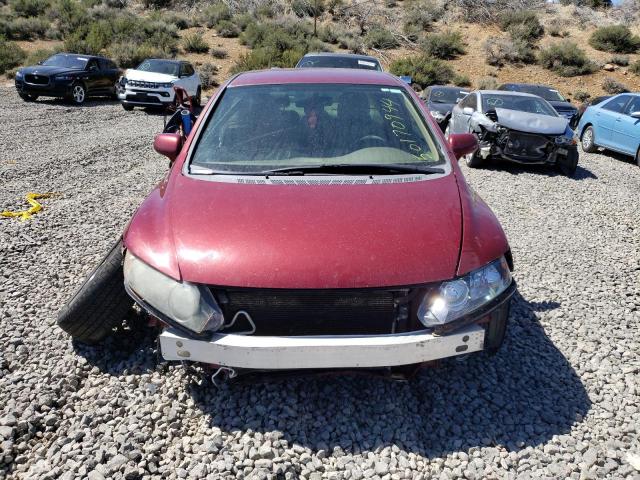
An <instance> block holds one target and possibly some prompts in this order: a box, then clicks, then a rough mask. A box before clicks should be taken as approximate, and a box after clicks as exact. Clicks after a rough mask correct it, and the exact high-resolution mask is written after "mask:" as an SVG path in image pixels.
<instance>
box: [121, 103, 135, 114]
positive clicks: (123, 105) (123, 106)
mask: <svg viewBox="0 0 640 480" xmlns="http://www.w3.org/2000/svg"><path fill="white" fill-rule="evenodd" d="M122 108H124V109H125V110H126V111H127V112H130V111H131V110H133V105H127V104H126V103H123V104H122Z"/></svg>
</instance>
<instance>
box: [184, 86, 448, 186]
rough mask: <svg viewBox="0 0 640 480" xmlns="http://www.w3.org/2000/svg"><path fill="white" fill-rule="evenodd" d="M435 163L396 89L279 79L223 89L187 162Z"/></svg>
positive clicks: (243, 167) (214, 166)
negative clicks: (282, 81) (274, 82)
mask: <svg viewBox="0 0 640 480" xmlns="http://www.w3.org/2000/svg"><path fill="white" fill-rule="evenodd" d="M443 163H444V158H443V157H442V156H441V155H440V152H439V150H438V149H437V148H436V145H435V141H434V137H433V136H432V134H431V132H430V131H429V130H427V126H426V124H425V122H424V119H423V118H422V116H421V115H420V113H419V112H418V110H417V109H416V107H415V106H414V104H413V102H412V101H411V100H410V97H409V96H408V95H407V94H406V93H405V92H404V91H403V89H401V88H395V87H393V88H390V87H384V86H377V85H349V84H320V85H316V84H304V85H302V84H287V85H259V86H243V87H231V88H228V89H227V90H226V91H225V92H224V95H223V97H222V98H221V99H220V101H219V104H218V106H217V107H216V109H215V111H214V112H213V114H212V116H211V118H210V119H209V121H208V123H207V125H206V126H205V127H204V131H203V133H202V135H201V137H200V140H199V143H198V144H197V146H196V148H195V152H194V154H193V157H192V163H191V165H192V166H194V165H195V166H200V167H204V168H207V169H211V170H214V171H216V172H221V173H229V172H235V173H249V174H251V173H253V174H258V173H260V172H265V171H267V170H272V169H274V168H287V167H296V166H305V165H336V164H340V165H363V164H368V165H374V164H375V165H390V164H396V165H398V164H407V165H411V166H420V167H421V166H424V167H430V166H434V165H441V164H443Z"/></svg>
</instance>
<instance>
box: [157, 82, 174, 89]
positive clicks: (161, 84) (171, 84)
mask: <svg viewBox="0 0 640 480" xmlns="http://www.w3.org/2000/svg"><path fill="white" fill-rule="evenodd" d="M158 86H159V87H160V88H171V87H173V83H171V82H169V83H159V84H158Z"/></svg>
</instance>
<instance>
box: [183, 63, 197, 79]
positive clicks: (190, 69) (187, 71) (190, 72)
mask: <svg viewBox="0 0 640 480" xmlns="http://www.w3.org/2000/svg"><path fill="white" fill-rule="evenodd" d="M184 73H185V75H189V76H191V75H193V74H194V73H195V72H194V70H193V67H192V66H191V64H190V63H187V64H185V66H184Z"/></svg>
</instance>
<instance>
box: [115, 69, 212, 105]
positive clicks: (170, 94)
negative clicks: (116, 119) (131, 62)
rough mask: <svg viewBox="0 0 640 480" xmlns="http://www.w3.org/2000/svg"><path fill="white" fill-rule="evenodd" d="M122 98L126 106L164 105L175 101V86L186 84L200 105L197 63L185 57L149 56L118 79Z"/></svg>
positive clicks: (185, 86) (184, 86) (187, 89)
mask: <svg viewBox="0 0 640 480" xmlns="http://www.w3.org/2000/svg"><path fill="white" fill-rule="evenodd" d="M118 83H119V85H118V98H119V99H120V103H122V107H123V108H124V109H125V110H133V108H134V107H162V108H166V107H167V106H169V105H171V104H173V101H174V95H175V94H174V90H173V87H174V86H179V87H182V88H184V89H185V90H186V91H187V93H188V94H189V96H190V97H191V98H192V99H193V103H194V105H200V103H201V98H202V87H201V84H200V76H199V75H198V74H197V73H196V71H195V69H194V68H193V65H191V64H190V63H189V62H185V61H182V60H165V59H159V58H149V59H147V60H145V61H144V62H142V63H141V64H140V65H138V66H137V67H136V68H135V69H129V70H127V71H126V72H125V74H124V75H123V77H122V78H121V79H120V81H119V82H118Z"/></svg>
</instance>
